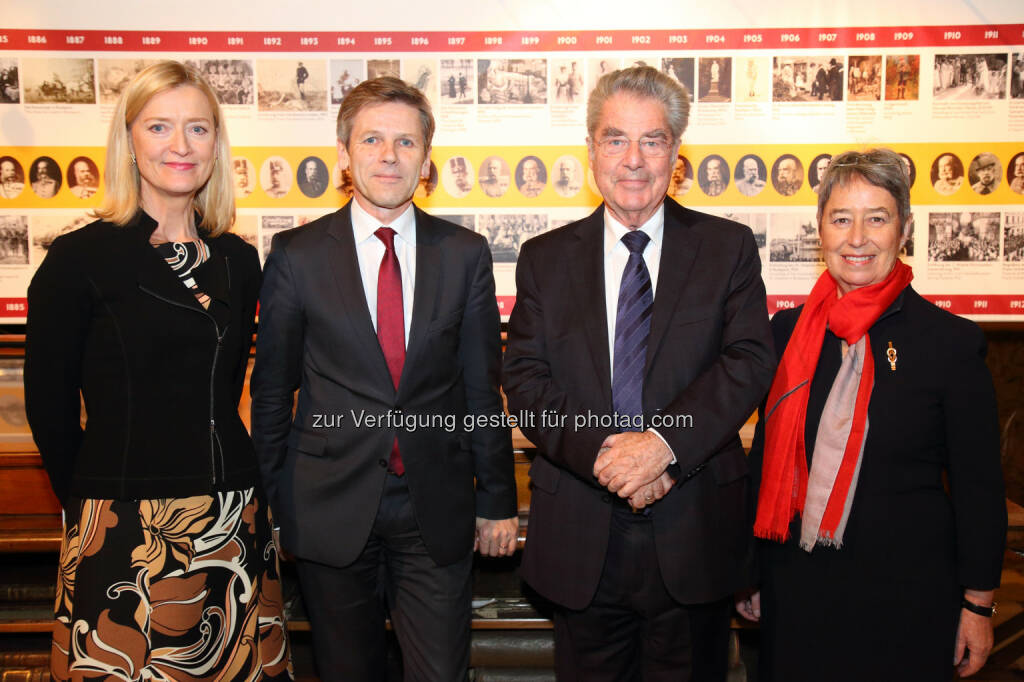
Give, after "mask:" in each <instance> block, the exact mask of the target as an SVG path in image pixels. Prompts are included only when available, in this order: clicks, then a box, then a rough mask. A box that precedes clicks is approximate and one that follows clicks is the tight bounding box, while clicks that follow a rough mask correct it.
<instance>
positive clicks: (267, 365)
mask: <svg viewBox="0 0 1024 682" xmlns="http://www.w3.org/2000/svg"><path fill="white" fill-rule="evenodd" d="M433 131H434V120H433V116H432V115H431V112H430V105H429V103H428V102H427V99H426V97H424V95H423V94H422V93H421V92H420V91H419V90H416V89H415V88H414V87H412V86H410V85H408V84H406V83H403V82H402V81H400V80H398V79H396V78H377V79H373V80H369V81H365V82H363V83H361V84H360V85H359V86H358V87H356V88H355V89H353V90H352V91H351V92H350V93H348V95H346V97H345V99H344V100H343V101H342V103H341V109H340V111H339V113H338V156H339V163H340V166H341V167H342V168H346V167H347V168H348V169H349V170H350V171H351V174H352V179H353V184H354V198H353V200H352V201H351V202H349V203H348V204H347V205H346V206H345V207H343V208H342V209H340V210H339V211H337V212H335V213H333V214H331V215H328V216H325V217H323V218H321V219H319V220H316V221H314V222H312V223H310V224H309V225H306V226H304V227H301V228H297V229H294V230H289V231H286V232H282V233H279V234H277V235H275V237H274V243H273V248H272V251H271V254H270V256H269V258H268V259H267V263H266V270H265V273H264V280H263V289H262V292H261V294H260V325H259V334H258V340H257V346H256V365H255V367H254V369H253V375H252V395H253V401H252V431H253V440H254V442H255V444H256V452H257V454H258V456H259V458H260V464H261V467H262V471H263V476H264V483H265V485H266V489H267V495H268V497H269V503H270V507H271V511H272V512H273V514H274V519H275V522H276V524H277V525H278V526H279V527H280V544H281V546H282V548H283V550H284V551H285V552H287V553H290V554H292V555H294V557H295V558H296V561H297V567H298V575H299V582H300V587H301V588H302V593H303V597H304V602H305V606H306V610H307V612H308V614H309V617H310V622H311V625H312V631H313V647H314V655H315V658H316V662H317V668H318V672H319V674H320V677H321V679H324V680H346V681H350V680H377V679H383V677H384V675H385V657H386V652H385V649H386V647H385V631H384V616H385V608H384V607H385V605H386V607H387V609H386V610H387V612H388V613H390V617H391V623H392V625H393V627H394V630H395V633H396V635H397V637H398V641H399V644H400V645H401V648H402V659H403V664H404V669H405V678H406V679H414V680H456V679H463V678H464V677H465V675H466V669H467V666H468V664H469V634H470V633H469V630H470V567H471V561H472V551H473V547H474V543H475V544H476V545H477V546H478V548H479V550H480V551H481V552H482V553H484V554H487V555H492V556H501V555H507V554H511V553H512V552H513V551H514V549H515V540H516V531H517V522H516V518H515V516H516V493H515V480H514V475H513V465H512V461H513V460H512V446H511V437H510V434H509V430H508V429H507V428H504V427H502V426H501V423H502V422H501V420H500V419H499V417H500V415H501V414H502V401H501V396H500V393H499V390H498V384H499V374H500V362H501V358H500V353H501V347H500V336H499V332H500V329H499V316H498V309H497V303H496V300H495V294H494V279H493V274H492V271H491V255H490V251H489V249H488V246H487V242H486V240H485V239H484V238H483V237H481V236H480V235H477V234H475V233H473V232H471V231H469V230H466V229H464V228H462V227H458V226H456V225H453V224H451V223H448V222H445V221H443V220H439V219H436V218H432V217H431V216H429V215H427V214H425V213H423V212H422V211H420V210H419V209H417V208H416V207H415V206H413V204H412V196H413V193H414V192H415V190H416V187H417V184H418V183H419V180H420V178H421V177H426V174H427V173H428V172H429V169H430V141H431V138H432V135H433ZM296 389H298V399H297V405H295V406H294V410H295V411H294V416H293V414H292V410H293V394H294V392H295V390H296ZM474 418H480V420H476V419H474ZM470 422H472V423H470ZM481 423H484V424H486V425H485V426H480V424H481ZM474 478H475V481H476V485H475V488H474ZM474 519H475V520H474Z"/></svg>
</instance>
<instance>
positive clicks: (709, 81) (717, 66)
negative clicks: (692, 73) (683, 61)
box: [697, 57, 732, 102]
mask: <svg viewBox="0 0 1024 682" xmlns="http://www.w3.org/2000/svg"><path fill="white" fill-rule="evenodd" d="M698 64H699V66H698V69H699V75H698V81H697V87H698V90H699V92H700V96H699V97H698V99H699V101H701V102H728V101H730V100H731V99H732V57H701V58H700V62H699V63H698Z"/></svg>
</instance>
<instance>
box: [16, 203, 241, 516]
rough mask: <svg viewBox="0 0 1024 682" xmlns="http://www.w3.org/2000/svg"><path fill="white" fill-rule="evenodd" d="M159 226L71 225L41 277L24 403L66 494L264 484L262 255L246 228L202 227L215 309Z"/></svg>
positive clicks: (202, 274)
mask: <svg viewBox="0 0 1024 682" xmlns="http://www.w3.org/2000/svg"><path fill="white" fill-rule="evenodd" d="M199 222H200V221H199V218H198V217H197V219H196V223H197V224H198V223H199ZM156 228H157V223H156V221H155V220H153V218H151V217H150V216H148V215H147V214H146V213H145V212H143V211H141V210H140V211H139V212H138V213H137V214H136V215H135V217H134V218H132V220H131V221H130V222H129V223H128V224H127V225H124V226H123V227H119V226H117V225H114V224H112V223H108V222H106V221H103V220H97V221H96V222H93V223H90V224H89V225H86V226H85V227H83V228H82V229H80V230H75V231H74V232H70V233H68V234H65V235H62V236H60V237H58V238H57V239H55V240H54V242H53V244H52V246H51V247H50V249H49V252H48V253H47V255H46V258H45V259H43V262H42V264H41V265H40V266H39V270H37V271H36V274H35V276H34V277H33V278H32V283H31V284H30V285H29V288H28V302H29V311H28V325H27V327H26V340H25V408H26V413H27V416H28V420H29V424H30V425H31V426H32V434H33V436H34V437H35V440H36V444H37V445H38V446H39V454H40V455H41V456H42V459H43V464H44V465H45V466H46V470H47V473H49V475H50V482H51V484H52V485H53V490H54V492H55V493H56V494H57V497H58V499H60V501H61V504H64V505H66V504H67V503H68V498H69V497H76V498H100V499H119V500H132V499H134V500H138V499H152V498H158V497H188V496H191V495H203V494H210V493H212V492H214V491H222V490H238V489H240V488H248V487H251V486H255V485H258V483H259V469H258V467H257V465H256V460H255V458H254V456H253V450H252V443H251V441H250V440H249V434H248V433H246V430H245V424H243V423H242V420H241V418H240V417H239V416H238V400H239V397H240V396H241V394H242V385H243V384H244V380H245V368H246V365H247V364H248V361H249V347H250V346H251V344H252V328H253V317H254V315H255V313H256V296H257V293H258V292H259V287H260V262H259V256H258V255H257V253H256V249H254V248H253V247H251V246H249V245H248V244H246V243H245V242H243V241H242V240H241V239H240V238H239V237H238V236H237V235H235V234H231V233H225V234H222V235H220V236H219V237H209V236H204V237H203V239H204V241H205V242H206V245H207V246H208V247H209V248H210V258H209V259H208V260H207V261H205V262H204V263H202V264H201V265H199V266H197V267H196V268H195V269H193V271H192V276H193V277H194V279H195V280H196V283H197V284H198V286H199V288H200V289H201V290H202V291H204V292H205V293H206V294H207V295H209V296H210V298H211V299H212V301H213V303H212V304H211V306H210V308H209V309H208V310H207V309H205V308H203V306H202V305H200V304H199V302H198V301H197V300H196V297H195V294H194V293H193V292H192V291H190V290H189V289H188V287H187V286H185V285H184V284H183V283H182V281H181V280H180V279H179V278H178V276H177V274H175V272H174V271H173V270H171V268H170V267H169V266H168V265H167V263H166V261H164V259H163V258H161V257H160V254H159V253H157V251H156V249H154V248H153V246H152V245H151V244H150V243H149V238H150V236H151V235H152V234H153V231H154V230H156ZM83 398H84V400H85V407H86V412H87V413H88V423H87V424H86V427H85V429H84V430H83V429H82V428H81V425H80V419H81V413H82V404H81V401H82V399H83ZM211 425H212V426H213V429H212V430H211Z"/></svg>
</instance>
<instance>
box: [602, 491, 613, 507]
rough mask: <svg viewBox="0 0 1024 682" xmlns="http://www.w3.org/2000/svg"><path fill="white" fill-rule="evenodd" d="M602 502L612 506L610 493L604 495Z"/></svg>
mask: <svg viewBox="0 0 1024 682" xmlns="http://www.w3.org/2000/svg"><path fill="white" fill-rule="evenodd" d="M601 501H602V502H604V503H605V504H610V503H611V501H612V496H611V495H609V494H608V493H605V494H604V495H602V496H601Z"/></svg>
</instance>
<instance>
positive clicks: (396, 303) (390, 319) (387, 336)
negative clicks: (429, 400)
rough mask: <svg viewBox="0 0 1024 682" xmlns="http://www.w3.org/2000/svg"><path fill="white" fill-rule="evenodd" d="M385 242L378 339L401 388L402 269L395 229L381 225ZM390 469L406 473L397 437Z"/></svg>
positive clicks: (379, 235)
mask: <svg viewBox="0 0 1024 682" xmlns="http://www.w3.org/2000/svg"><path fill="white" fill-rule="evenodd" d="M373 234H374V235H376V236H377V239H380V240H381V241H382V242H384V258H382V259H381V261H380V271H379V272H378V274H377V341H379V342H380V348H381V350H383V351H384V360H385V361H386V362H387V363H388V369H389V370H390V371H391V381H393V382H394V384H395V389H397V388H398V382H399V380H400V379H401V378H402V366H403V365H404V364H405V310H404V308H403V307H402V269H401V267H399V265H398V255H397V254H396V253H395V231H394V230H392V229H391V228H390V227H382V228H380V229H378V230H377V231H376V232H374V233H373ZM388 469H389V470H390V471H393V472H394V473H395V474H397V475H398V476H401V475H402V474H404V473H405V465H404V464H403V463H402V455H401V453H399V452H398V437H397V436H396V437H395V442H394V444H393V445H392V446H391V456H390V457H389V458H388Z"/></svg>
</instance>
